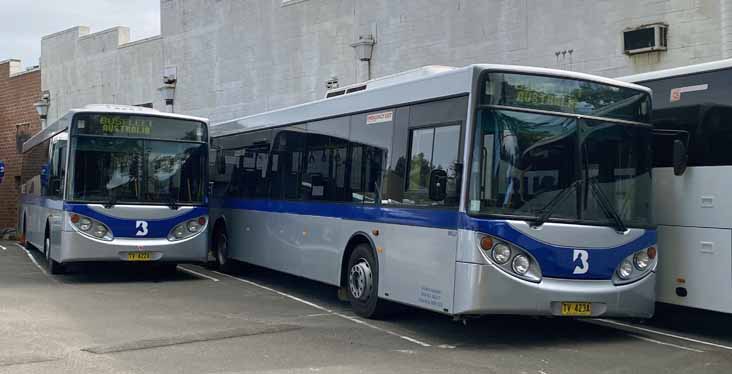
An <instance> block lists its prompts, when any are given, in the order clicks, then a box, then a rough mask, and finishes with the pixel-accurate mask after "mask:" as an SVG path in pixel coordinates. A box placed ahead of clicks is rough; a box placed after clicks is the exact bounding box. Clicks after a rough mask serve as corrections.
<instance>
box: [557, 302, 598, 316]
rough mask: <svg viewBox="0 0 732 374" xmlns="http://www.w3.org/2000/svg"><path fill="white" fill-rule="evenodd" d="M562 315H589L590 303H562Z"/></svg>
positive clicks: (590, 311)
mask: <svg viewBox="0 0 732 374" xmlns="http://www.w3.org/2000/svg"><path fill="white" fill-rule="evenodd" d="M562 315H563V316H591V315H592V303H562Z"/></svg>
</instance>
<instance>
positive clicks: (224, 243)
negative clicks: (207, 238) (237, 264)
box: [213, 227, 234, 273]
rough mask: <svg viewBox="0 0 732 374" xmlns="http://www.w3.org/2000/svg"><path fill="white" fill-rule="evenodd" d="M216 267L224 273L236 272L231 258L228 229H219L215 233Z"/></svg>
mask: <svg viewBox="0 0 732 374" xmlns="http://www.w3.org/2000/svg"><path fill="white" fill-rule="evenodd" d="M213 242H214V257H215V258H216V259H215V260H214V267H215V268H216V269H218V270H219V271H221V272H223V273H231V272H233V271H234V264H233V261H232V260H231V259H230V258H229V236H228V235H226V229H225V228H223V227H219V228H218V229H217V230H216V231H215V232H214V241H213Z"/></svg>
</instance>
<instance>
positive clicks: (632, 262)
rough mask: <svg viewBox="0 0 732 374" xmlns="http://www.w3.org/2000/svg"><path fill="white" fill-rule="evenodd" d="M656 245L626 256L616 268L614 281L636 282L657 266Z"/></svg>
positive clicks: (618, 282) (623, 282)
mask: <svg viewBox="0 0 732 374" xmlns="http://www.w3.org/2000/svg"><path fill="white" fill-rule="evenodd" d="M656 261H657V259H656V247H648V248H644V249H641V250H640V251H637V252H635V253H632V254H630V255H628V256H626V257H625V258H624V259H623V261H622V262H620V265H618V268H617V269H615V275H614V276H613V282H614V283H615V284H618V285H619V284H627V283H631V282H635V281H637V280H639V279H641V278H643V277H645V276H646V275H648V274H649V273H651V272H652V271H653V270H654V269H655V268H656Z"/></svg>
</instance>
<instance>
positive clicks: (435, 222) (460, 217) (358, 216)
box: [216, 198, 656, 279]
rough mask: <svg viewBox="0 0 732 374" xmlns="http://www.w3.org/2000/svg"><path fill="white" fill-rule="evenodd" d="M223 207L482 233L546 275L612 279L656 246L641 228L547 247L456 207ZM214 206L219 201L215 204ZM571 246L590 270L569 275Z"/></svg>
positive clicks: (242, 203) (264, 203)
mask: <svg viewBox="0 0 732 374" xmlns="http://www.w3.org/2000/svg"><path fill="white" fill-rule="evenodd" d="M219 203H220V205H221V206H220V207H221V208H225V209H242V210H254V211H263V212H275V213H287V214H299V215H311V216H320V217H332V218H341V219H348V220H356V221H367V222H379V223H389V224H397V225H409V226H421V227H433V228H440V229H448V230H457V229H465V230H471V231H476V232H482V233H486V234H489V235H493V236H496V237H498V238H502V239H505V240H507V241H509V242H511V243H514V244H516V245H518V246H520V247H521V248H523V249H525V250H527V251H528V252H529V253H531V255H533V256H534V258H536V260H537V261H538V262H539V265H540V266H541V270H542V274H543V275H544V276H545V277H549V278H572V279H611V278H612V276H613V273H614V272H615V269H616V268H617V266H618V265H619V264H620V263H621V262H622V261H623V259H624V258H625V257H627V256H628V255H631V254H633V253H634V252H636V251H639V250H641V249H643V248H646V247H649V246H651V245H655V244H656V231H655V230H646V232H645V233H644V234H643V235H642V236H641V237H640V238H638V239H637V240H634V241H632V242H630V243H627V244H624V245H622V246H619V247H608V248H592V249H590V248H576V247H561V246H554V245H549V244H546V243H542V242H539V241H538V240H535V239H532V238H530V237H528V236H526V235H524V234H522V233H521V232H519V231H517V230H516V229H514V228H512V227H511V226H510V225H509V224H508V223H507V222H505V221H501V220H494V219H481V218H474V217H470V216H468V215H466V214H464V213H459V212H457V211H456V210H446V209H445V210H439V209H428V208H422V209H419V208H417V209H415V208H403V207H388V206H383V205H382V206H380V207H377V206H374V205H361V204H349V203H340V204H339V203H327V202H313V201H283V200H244V199H232V198H229V199H225V200H224V201H223V202H220V201H219ZM216 205H219V204H216ZM581 229H582V227H581V226H579V227H578V230H581ZM576 249H581V250H585V251H587V252H588V254H589V265H590V266H589V271H588V272H587V273H585V274H573V272H574V269H575V267H576V266H577V265H579V260H577V261H573V256H574V251H575V250H576Z"/></svg>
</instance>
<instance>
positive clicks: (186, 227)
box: [168, 216, 208, 241]
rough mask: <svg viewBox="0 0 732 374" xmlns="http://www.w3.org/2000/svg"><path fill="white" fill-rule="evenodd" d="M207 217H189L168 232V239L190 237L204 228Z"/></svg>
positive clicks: (174, 239)
mask: <svg viewBox="0 0 732 374" xmlns="http://www.w3.org/2000/svg"><path fill="white" fill-rule="evenodd" d="M207 221H208V219H207V218H206V217H204V216H201V217H198V218H194V219H190V220H188V221H185V222H183V223H180V224H178V225H177V226H175V227H173V229H172V230H170V233H169V234H168V240H170V241H176V240H182V239H186V238H190V237H191V236H193V235H196V234H197V233H199V232H201V231H203V230H204V229H205V228H206V222H207Z"/></svg>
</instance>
